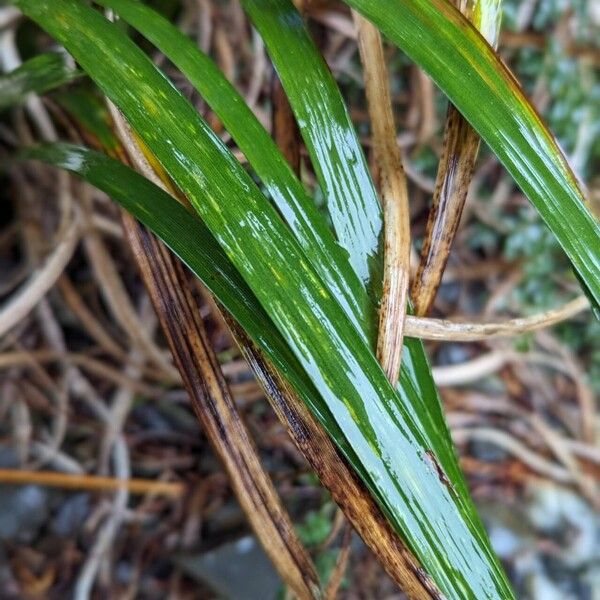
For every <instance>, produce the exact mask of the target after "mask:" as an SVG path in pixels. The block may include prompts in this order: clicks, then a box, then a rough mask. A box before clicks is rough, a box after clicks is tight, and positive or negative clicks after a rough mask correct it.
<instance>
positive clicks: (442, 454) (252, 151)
mask: <svg viewBox="0 0 600 600" xmlns="http://www.w3.org/2000/svg"><path fill="white" fill-rule="evenodd" d="M98 3H99V4H101V5H103V6H106V7H110V8H112V9H114V10H115V11H117V13H118V15H119V16H120V17H121V18H123V19H124V20H125V21H126V22H127V23H128V24H130V25H131V26H133V27H134V28H135V29H137V30H138V31H140V32H141V33H142V34H143V35H144V36H145V37H146V38H147V39H149V40H150V41H151V42H152V43H153V44H155V45H156V46H157V47H158V48H159V49H160V50H161V52H163V53H164V54H165V56H167V58H169V60H171V61H172V62H173V63H174V64H175V65H176V66H178V67H179V68H180V69H181V71H182V73H183V74H184V75H185V76H186V77H187V78H188V79H189V80H190V81H191V83H192V84H193V85H194V87H196V89H197V90H198V91H199V92H200V93H201V94H202V96H203V97H204V98H205V100H206V101H207V102H208V104H209V105H210V106H211V107H212V108H213V110H215V112H216V113H217V115H218V116H219V118H220V119H221V120H222V121H223V123H224V125H225V126H226V128H227V129H228V131H229V132H230V133H231V134H232V136H233V138H234V139H235V141H236V142H237V143H238V145H239V147H240V149H241V150H242V151H243V152H244V154H245V156H246V158H247V159H248V160H249V162H250V163H251V165H252V166H253V167H254V169H255V170H256V171H257V173H258V174H259V176H260V177H261V178H262V180H263V182H264V183H265V185H266V187H267V190H268V191H269V192H270V194H271V196H272V197H273V199H274V200H275V204H276V206H277V208H278V209H279V210H280V212H281V213H282V215H283V216H284V218H285V219H286V222H287V223H288V224H289V226H290V228H291V230H292V231H293V232H294V234H295V236H296V239H297V240H298V242H299V243H300V245H301V246H302V249H303V250H304V251H305V253H306V255H307V258H308V259H309V261H310V263H311V265H312V266H313V267H314V268H315V269H316V270H317V271H318V272H319V274H320V275H321V276H322V277H323V280H324V283H325V284H326V285H328V287H329V288H330V290H331V291H332V292H333V293H334V295H335V296H336V298H338V300H339V301H340V304H341V305H342V308H344V310H345V312H346V313H347V314H348V316H349V317H351V318H352V320H353V321H354V324H355V326H357V328H358V329H359V331H360V330H361V328H362V329H364V331H365V334H366V336H367V339H368V340H369V341H370V344H371V345H372V347H374V345H375V334H376V331H375V326H376V321H377V315H376V308H375V307H374V305H373V303H372V302H371V301H370V299H369V296H368V294H367V289H366V285H365V283H364V282H361V281H360V280H359V279H358V276H357V274H356V273H355V272H354V271H353V270H352V269H351V268H350V265H349V264H348V257H347V255H346V253H345V252H343V251H341V250H340V248H339V246H338V245H337V244H336V242H335V240H334V237H333V235H332V233H331V231H330V230H329V228H328V225H327V223H326V221H325V219H324V217H323V215H322V214H321V213H319V212H318V211H316V210H315V206H314V204H313V201H312V199H310V198H309V197H308V196H307V195H306V192H305V191H304V189H303V188H302V186H301V184H300V182H299V181H298V179H297V178H296V176H295V175H294V174H293V172H292V171H291V169H290V168H289V166H288V165H287V163H286V162H285V159H284V158H283V156H282V155H281V153H280V151H279V149H278V148H277V147H276V146H275V144H274V143H273V141H272V140H271V138H270V136H269V135H268V134H267V132H266V131H265V129H264V128H263V127H262V125H261V124H260V123H259V122H258V120H257V119H256V117H255V116H254V114H253V113H252V111H251V110H250V109H249V108H248V107H247V106H246V104H245V101H244V99H243V98H242V97H241V96H240V94H239V93H238V92H237V91H236V90H235V89H234V88H233V86H231V84H230V83H229V82H228V81H227V80H226V78H225V77H224V76H223V74H222V73H221V72H220V71H219V70H218V69H217V68H216V66H215V65H214V63H213V62H212V61H211V60H210V59H209V58H208V57H207V56H206V55H204V54H203V53H202V52H201V51H200V50H198V49H197V48H196V46H195V45H194V44H193V43H192V42H191V41H190V40H189V39H188V38H186V37H185V36H184V35H183V34H182V33H181V32H180V31H179V30H178V29H177V28H176V27H174V26H172V25H171V24H170V23H169V22H168V21H166V20H165V19H164V18H163V17H161V16H160V15H158V14H157V13H156V12H155V11H153V10H151V9H150V8H148V7H147V6H144V5H143V4H141V3H139V2H136V1H135V0H101V1H99V2H98ZM275 41H276V42H277V43H279V42H280V40H279V39H278V38H276V40H275ZM287 67H288V65H287V63H286V64H281V65H280V68H281V69H283V70H285V69H287ZM321 75H322V61H321V59H320V57H319V56H318V54H317V53H316V50H315V49H314V47H312V46H311V53H310V55H305V69H304V77H305V78H307V79H310V80H311V81H312V82H313V85H314V86H315V87H318V86H319V85H320V82H319V80H318V78H319V77H320V76H321ZM323 85H326V86H332V88H333V89H332V90H331V91H330V92H329V93H328V95H327V97H328V98H329V97H332V98H338V97H339V92H338V91H337V88H336V86H335V83H334V82H333V81H325V82H324V84H323ZM301 100H302V98H299V97H296V96H294V97H293V98H292V102H293V103H294V104H296V103H298V104H299V103H300V101H301ZM315 110H322V111H325V113H324V114H328V110H329V108H328V105H324V106H323V105H320V106H318V107H317V108H315ZM346 133H347V136H349V137H353V144H358V140H357V139H356V138H355V136H354V132H353V130H352V129H350V128H348V129H347V131H346ZM333 150H335V151H336V152H337V149H333ZM322 156H323V160H326V161H330V162H334V163H335V161H336V160H337V155H336V154H333V155H332V154H331V149H327V148H325V147H323V148H322ZM363 208H364V210H366V209H367V207H366V206H365V207H363ZM369 210H371V211H372V212H373V213H374V214H375V216H376V219H378V220H379V219H381V210H380V207H379V204H378V203H374V204H373V205H372V206H371V207H370V209H369ZM354 235H355V236H356V237H359V236H360V235H361V233H360V232H359V231H355V232H354ZM378 235H379V234H378V232H376V231H373V232H372V236H373V237H372V242H371V245H372V246H373V247H375V246H377V244H378V240H377V237H378ZM405 353H406V354H408V355H409V356H410V360H409V361H408V362H407V364H406V365H405V367H404V369H403V373H402V375H401V377H402V382H403V383H402V385H405V386H409V387H408V389H410V390H416V389H417V388H419V389H422V390H427V393H426V394H417V393H416V392H415V393H413V395H412V403H413V405H415V406H416V403H417V402H419V401H421V406H420V407H418V410H419V412H420V413H421V414H422V418H423V424H424V430H423V433H424V435H425V436H426V437H427V439H428V443H429V445H430V447H431V448H433V449H434V450H435V452H436V454H437V455H438V457H439V458H440V462H441V463H442V465H443V467H444V469H445V471H446V473H447V475H448V477H449V478H450V480H451V481H452V482H453V484H454V485H456V486H458V487H462V488H464V490H465V493H466V488H465V487H464V482H463V479H462V475H461V473H460V470H459V469H458V465H457V462H456V458H455V455H454V449H453V446H452V442H451V439H450V435H449V432H448V430H447V427H446V424H445V421H444V417H443V413H442V410H441V404H440V402H439V398H438V396H437V391H436V389H435V386H434V384H433V379H432V377H431V371H430V369H429V365H428V362H427V358H426V355H425V352H424V350H423V346H422V343H421V342H420V341H419V340H407V342H406V348H405ZM411 393H412V392H411ZM400 394H402V391H400ZM426 399H427V403H425V402H424V400H426Z"/></svg>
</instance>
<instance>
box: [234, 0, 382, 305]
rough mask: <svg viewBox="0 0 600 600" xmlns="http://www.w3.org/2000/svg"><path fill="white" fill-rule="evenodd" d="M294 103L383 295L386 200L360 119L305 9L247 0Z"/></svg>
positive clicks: (362, 260)
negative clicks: (363, 143)
mask: <svg viewBox="0 0 600 600" xmlns="http://www.w3.org/2000/svg"><path fill="white" fill-rule="evenodd" d="M241 3H242V6H243V7H244V9H245V10H246V12H247V13H248V16H249V17H250V19H251V20H252V22H253V24H254V26H255V27H256V29H257V30H258V32H259V33H260V35H261V37H262V39H263V41H264V42H265V46H266V48H267V50H268V52H269V55H270V57H271V60H272V61H273V64H274V66H275V68H276V69H277V73H278V75H279V78H280V80H281V83H282V85H283V87H284V89H285V92H286V94H287V97H288V99H289V102H290V106H291V107H292V110H293V111H294V114H295V116H296V120H297V122H298V126H299V128H300V133H301V134H302V137H303V138H304V142H305V143H306V147H307V149H308V152H309V154H310V157H311V160H312V165H313V168H314V169H315V172H316V174H317V177H318V180H319V183H320V184H321V187H322V189H323V193H324V194H325V197H326V199H327V206H328V208H329V214H330V216H331V221H332V223H333V227H334V229H335V232H336V235H337V239H338V241H339V242H340V244H341V245H342V246H343V247H344V248H346V250H347V251H348V252H349V254H350V262H351V264H352V266H353V267H354V270H355V271H356V273H357V274H358V276H359V277H360V278H361V279H362V280H363V281H364V282H365V283H367V284H369V282H371V283H370V285H371V287H372V288H373V289H372V294H373V295H374V297H376V298H377V296H378V289H377V288H378V287H379V286H380V285H381V272H382V266H381V261H382V251H383V248H382V237H383V234H382V232H383V220H382V215H381V206H380V203H379V199H378V197H377V193H376V191H375V187H374V186H373V181H372V180H371V174H370V172H369V168H368V166H367V162H366V160H365V157H364V154H363V152H362V149H361V147H360V143H359V141H358V138H357V136H356V131H355V129H354V125H353V124H352V121H351V120H350V115H349V114H348V111H347V109H346V105H345V104H344V100H343V98H342V95H341V94H340V91H339V89H338V87H337V85H336V83H335V81H334V79H333V77H332V75H331V73H330V71H329V69H328V68H327V65H326V64H325V61H324V60H323V58H322V57H321V55H320V54H319V52H318V51H317V49H316V47H315V45H314V43H313V41H312V39H311V38H310V36H309V34H308V32H307V30H306V27H305V26H304V22H303V21H302V17H301V16H300V14H299V13H298V11H297V10H296V8H295V7H294V5H293V4H292V3H291V2H289V1H287V0H285V1H282V0H242V2H241Z"/></svg>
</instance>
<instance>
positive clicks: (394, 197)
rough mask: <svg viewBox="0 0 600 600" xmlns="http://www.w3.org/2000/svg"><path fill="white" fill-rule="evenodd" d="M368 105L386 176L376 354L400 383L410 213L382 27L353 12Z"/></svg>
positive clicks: (379, 161) (381, 169) (377, 156)
mask: <svg viewBox="0 0 600 600" xmlns="http://www.w3.org/2000/svg"><path fill="white" fill-rule="evenodd" d="M353 17H354V22H355V24H356V28H357V32H358V48H359V50H360V57H361V62H362V65H363V72H364V79H365V90H366V93H367V101H368V105H369V117H370V120H371V127H372V136H373V149H374V153H375V160H376V162H377V166H378V168H379V172H380V175H381V199H382V203H383V221H384V242H385V247H384V259H383V260H384V270H383V290H382V294H381V308H380V311H379V335H378V338H377V359H378V360H379V363H380V364H381V366H382V368H383V370H384V371H385V373H386V375H387V377H388V379H389V380H390V382H391V383H392V385H393V386H395V385H396V384H397V383H398V376H399V373H400V362H401V360H402V339H403V335H404V317H405V315H406V301H407V297H408V281H409V273H410V264H409V263H410V215H409V210H408V192H407V186H406V176H405V174H404V169H403V166H402V157H401V155H400V148H399V147H398V144H397V141H396V125H395V123H394V115H393V112H392V100H391V97H390V90H389V82H388V73H387V68H386V65H385V57H384V54H383V44H382V41H381V35H380V33H379V31H378V30H377V29H376V28H375V26H374V25H372V24H371V23H370V22H369V21H367V20H366V19H365V18H364V17H362V16H361V15H360V14H358V13H357V12H354V11H353Z"/></svg>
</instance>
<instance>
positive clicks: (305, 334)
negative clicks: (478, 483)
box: [19, 0, 511, 598]
mask: <svg viewBox="0 0 600 600" xmlns="http://www.w3.org/2000/svg"><path fill="white" fill-rule="evenodd" d="M19 6H21V7H22V8H23V9H24V10H25V12H26V13H27V14H28V15H29V16H31V17H33V18H34V19H35V20H37V21H38V22H39V23H40V24H42V25H43V26H44V27H45V28H46V29H47V30H48V31H49V32H50V33H51V34H52V35H53V36H55V37H56V38H57V39H58V40H59V41H60V42H62V43H63V44H65V45H66V47H67V48H68V49H69V51H70V52H71V53H72V54H73V55H74V56H75V58H76V59H77V60H78V61H79V62H80V64H81V66H82V67H83V68H84V69H85V70H86V71H87V72H88V74H89V75H90V76H91V77H92V78H93V79H94V80H95V81H96V83H97V84H98V85H99V86H100V87H101V89H102V90H103V91H104V92H105V93H106V94H107V95H108V96H109V97H110V98H111V99H112V100H113V102H115V104H116V105H117V106H118V107H119V108H120V109H121V110H122V112H123V113H124V114H125V116H126V117H127V118H128V120H129V121H130V123H131V125H132V127H133V128H134V129H135V130H136V131H137V133H138V134H139V135H140V136H141V137H142V138H143V140H144V141H145V143H146V144H147V145H148V146H149V148H150V150H151V151H152V152H153V153H154V154H155V156H156V157H157V158H158V159H159V160H160V161H161V163H162V164H163V166H164V167H165V169H166V170H167V171H168V172H169V174H170V175H171V177H172V178H173V179H174V181H175V182H176V183H177V185H178V186H179V187H180V189H181V190H182V191H183V192H184V193H185V194H186V195H187V197H188V199H189V200H190V201H191V202H192V204H193V205H194V207H195V208H196V210H197V211H198V213H199V214H200V215H201V217H202V219H203V221H204V222H205V224H206V225H207V227H208V228H209V229H210V230H211V232H212V233H213V235H214V236H215V239H216V240H217V241H218V243H219V244H220V245H221V247H222V248H223V250H224V251H225V253H226V254H227V256H228V257H229V259H230V260H231V261H232V263H233V264H234V265H235V267H236V269H237V270H238V271H239V272H240V274H241V275H242V276H243V278H244V280H245V281H246V283H247V284H248V285H249V286H250V287H251V289H252V291H253V292H254V294H255V295H256V297H257V298H258V300H259V301H260V303H261V304H262V305H263V307H264V308H265V310H266V312H267V313H268V314H269V316H270V318H271V319H272V321H273V323H274V324H275V326H276V327H277V328H278V329H279V331H280V332H281V334H282V335H283V337H284V338H285V340H286V342H287V344H288V345H289V347H290V348H291V349H292V351H293V352H294V354H295V356H296V358H297V359H298V360H299V361H300V363H301V364H302V366H303V368H304V370H305V371H306V373H307V374H308V376H309V377H310V378H311V380H312V381H313V383H314V384H315V385H316V386H317V387H318V389H319V391H320V393H321V395H322V397H323V399H324V400H325V401H326V403H327V406H328V407H329V409H330V411H331V414H332V416H333V417H334V418H335V419H336V421H337V423H338V425H339V426H340V428H341V429H342V430H343V432H344V434H345V436H346V438H347V439H348V441H349V442H351V444H352V446H353V448H354V451H355V453H356V456H357V457H358V458H359V459H360V460H361V462H362V464H363V466H364V471H365V472H367V473H368V475H369V479H368V481H366V483H367V485H368V486H369V487H370V488H371V489H373V490H374V491H375V493H376V494H377V496H378V498H379V499H380V500H382V501H383V508H384V510H385V511H386V512H387V514H388V515H389V516H390V518H391V519H392V522H393V523H394V524H395V525H396V526H397V527H398V529H399V530H400V531H401V532H402V533H403V535H404V536H405V537H406V539H407V541H408V543H409V545H410V546H411V548H412V549H413V551H414V552H415V553H416V554H417V556H418V557H419V558H420V559H421V561H422V563H423V565H424V567H425V568H426V569H427V570H428V571H429V572H430V573H431V574H432V576H433V577H434V579H435V580H436V582H437V583H438V585H439V586H440V587H441V588H442V589H443V590H444V592H445V593H446V594H447V595H448V596H450V597H456V598H458V597H465V596H466V597H510V596H511V593H510V590H509V588H508V585H507V583H506V580H505V577H504V575H503V574H502V572H501V570H500V569H499V568H498V567H497V563H496V561H495V559H494V557H493V554H492V553H491V551H490V549H489V546H488V545H487V544H486V542H485V540H484V539H483V538H482V537H481V535H480V530H479V529H478V526H477V525H475V523H476V522H477V518H476V516H475V514H474V512H473V510H472V507H471V505H470V504H469V502H468V500H467V499H465V498H463V497H462V494H460V493H459V491H457V490H455V489H454V488H452V486H451V485H447V482H446V481H445V480H444V478H443V477H441V476H440V473H439V469H438V468H436V464H435V456H434V457H433V458H432V456H431V454H430V453H429V452H430V449H429V448H428V447H427V444H426V443H425V442H424V439H423V437H422V435H421V433H420V431H421V426H420V424H419V419H420V416H419V415H418V414H416V413H415V412H414V410H413V408H412V407H411V406H404V405H399V404H397V400H396V398H397V397H396V395H395V392H394V390H393V389H392V388H391V386H390V384H389V382H388V381H387V379H386V378H385V375H384V373H383V372H382V370H381V369H380V367H379V365H378V364H377V362H376V360H375V358H374V356H373V354H372V352H371V350H370V348H369V347H368V345H367V344H366V343H365V342H364V341H363V340H362V338H361V336H360V335H359V334H358V332H357V331H356V330H355V328H354V327H353V326H352V323H351V321H350V320H349V319H348V317H347V316H346V315H345V313H344V312H343V311H342V309H341V308H340V306H339V304H338V303H337V301H336V300H335V298H333V296H332V295H331V293H330V292H329V290H328V289H327V288H326V287H324V285H323V283H322V281H321V280H320V278H319V277H318V275H317V274H316V272H315V271H314V270H313V269H312V268H311V267H310V265H309V264H307V262H306V260H305V257H304V254H303V253H302V251H301V249H300V247H299V246H298V245H297V243H296V242H295V241H294V239H293V238H292V236H291V233H290V232H289V230H287V229H286V227H285V225H284V224H283V222H282V221H281V219H280V218H279V216H278V215H277V213H276V212H275V210H274V209H273V208H272V207H271V206H270V204H269V203H268V201H267V200H266V199H265V198H264V197H263V196H262V195H261V194H260V192H259V191H258V189H257V188H256V186H255V184H254V183H253V181H252V179H251V178H250V177H249V176H248V174H247V173H246V172H245V171H244V170H243V169H242V168H241V166H240V165H239V163H238V162H237V161H235V160H234V159H233V157H232V156H231V154H230V153H229V152H228V150H227V149H226V148H225V146H224V145H223V144H222V143H221V141H220V140H219V138H218V137H217V136H216V135H215V134H214V133H213V132H212V131H210V129H209V128H208V127H207V125H206V123H204V122H203V121H202V120H201V119H200V118H199V117H198V115H197V114H196V113H195V111H194V110H193V108H192V107H191V105H190V104H189V103H188V102H187V101H185V99H184V98H183V97H182V96H181V95H180V94H179V93H178V92H177V91H176V90H175V89H174V87H173V86H172V85H171V84H170V83H169V82H168V80H166V79H165V78H164V76H163V75H162V74H161V73H160V72H159V71H157V70H156V68H155V67H154V65H152V63H151V62H150V61H149V59H148V58H147V57H146V56H145V55H144V54H143V53H142V52H141V51H140V50H139V49H138V48H137V47H136V46H135V45H134V44H133V43H132V42H131V41H130V40H129V39H128V38H127V37H126V36H124V34H123V33H122V32H121V31H120V30H119V29H118V28H116V27H114V26H113V25H111V24H110V23H108V22H107V21H106V20H105V19H104V18H102V16H101V15H99V14H98V13H97V12H95V11H93V10H91V9H89V8H88V7H87V6H85V5H83V4H81V3H80V2H77V1H76V0H20V1H19ZM432 461H433V462H432Z"/></svg>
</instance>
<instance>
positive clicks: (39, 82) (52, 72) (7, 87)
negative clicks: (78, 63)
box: [0, 52, 81, 110]
mask: <svg viewBox="0 0 600 600" xmlns="http://www.w3.org/2000/svg"><path fill="white" fill-rule="evenodd" d="M65 58H66V56H65V55H63V54H58V53H56V52H48V53H47V54H40V55H39V56H36V57H34V58H32V59H30V60H28V61H27V62H25V63H23V64H22V65H21V66H20V67H19V68H17V69H15V70H14V71H12V72H10V73H8V74H7V75H2V76H1V77H0V110H2V109H5V108H8V107H9V106H13V105H15V104H20V103H22V102H23V101H24V100H25V99H26V98H27V95H28V94H30V93H32V92H35V93H37V94H43V93H44V92H47V91H49V90H52V89H54V88H57V87H59V86H61V85H63V84H65V83H68V82H69V81H73V79H75V78H77V77H79V76H80V75H81V73H79V72H78V71H76V70H75V69H73V68H71V67H69V66H68V65H67V63H66V62H65Z"/></svg>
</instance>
